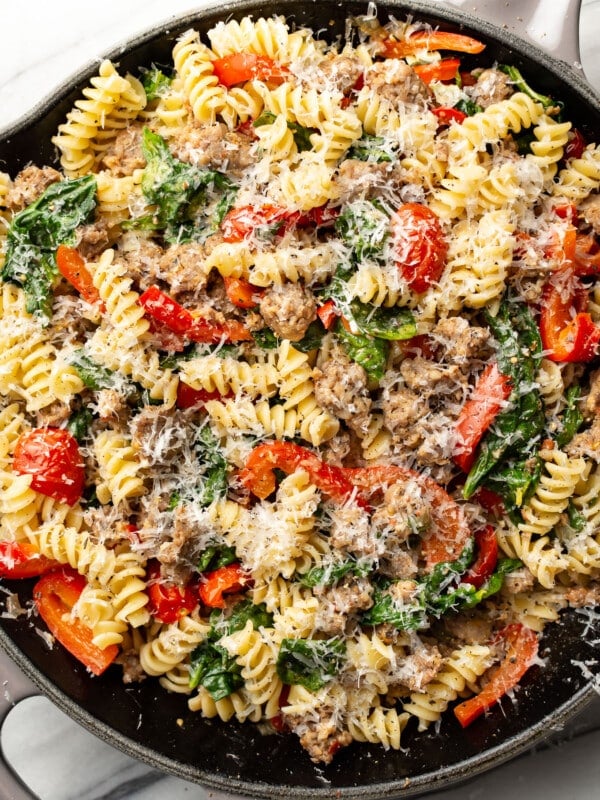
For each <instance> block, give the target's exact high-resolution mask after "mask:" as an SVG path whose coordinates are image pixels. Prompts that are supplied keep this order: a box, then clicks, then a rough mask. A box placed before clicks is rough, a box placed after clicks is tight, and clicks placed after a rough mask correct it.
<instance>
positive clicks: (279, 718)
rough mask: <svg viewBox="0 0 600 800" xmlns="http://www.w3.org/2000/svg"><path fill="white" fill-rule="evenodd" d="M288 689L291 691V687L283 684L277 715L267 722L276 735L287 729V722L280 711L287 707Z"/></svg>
mask: <svg viewBox="0 0 600 800" xmlns="http://www.w3.org/2000/svg"><path fill="white" fill-rule="evenodd" d="M290 689H291V686H289V685H288V684H287V683H284V684H283V686H282V687H281V692H280V693H279V702H278V705H279V713H278V714H276V715H275V716H274V717H270V718H269V722H270V723H271V725H272V726H273V727H274V728H275V730H276V731H277V733H284V731H287V729H288V726H287V720H286V718H285V717H284V715H283V714H282V713H281V709H282V708H283V707H284V706H287V704H288V699H289V696H290Z"/></svg>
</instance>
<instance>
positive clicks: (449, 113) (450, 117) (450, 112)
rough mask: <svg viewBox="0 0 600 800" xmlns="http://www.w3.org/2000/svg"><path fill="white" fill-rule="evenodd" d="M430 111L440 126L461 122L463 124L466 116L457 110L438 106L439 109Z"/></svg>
mask: <svg viewBox="0 0 600 800" xmlns="http://www.w3.org/2000/svg"><path fill="white" fill-rule="evenodd" d="M431 110H432V111H433V113H434V114H435V116H436V117H437V118H438V121H439V123H440V125H450V123H451V122H458V123H459V124H460V123H461V122H464V121H465V120H466V118H467V116H468V115H467V114H465V112H464V111H461V110H460V109H459V108H448V107H446V106H440V107H439V108H432V109H431Z"/></svg>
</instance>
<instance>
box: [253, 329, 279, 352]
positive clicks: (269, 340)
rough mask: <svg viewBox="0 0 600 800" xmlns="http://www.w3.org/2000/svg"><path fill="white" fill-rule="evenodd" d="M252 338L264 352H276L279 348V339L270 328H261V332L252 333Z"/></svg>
mask: <svg viewBox="0 0 600 800" xmlns="http://www.w3.org/2000/svg"><path fill="white" fill-rule="evenodd" d="M252 338H253V339H254V341H255V342H256V344H257V345H258V346H259V347H262V349H263V350H275V349H276V348H277V347H279V339H278V338H277V336H275V334H274V333H273V331H272V330H271V329H270V328H261V329H260V330H259V331H252Z"/></svg>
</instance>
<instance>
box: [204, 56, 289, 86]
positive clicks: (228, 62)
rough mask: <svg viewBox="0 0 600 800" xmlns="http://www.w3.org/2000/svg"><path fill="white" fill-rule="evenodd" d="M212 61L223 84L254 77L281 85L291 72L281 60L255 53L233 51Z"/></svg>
mask: <svg viewBox="0 0 600 800" xmlns="http://www.w3.org/2000/svg"><path fill="white" fill-rule="evenodd" d="M211 63H212V68H213V71H214V73H215V75H216V76H217V78H218V80H219V83H220V84H222V85H223V86H235V85H236V84H238V83H246V81H251V80H253V79H257V80H259V81H267V82H268V83H275V84H277V85H279V84H280V83H283V82H284V81H285V80H286V79H287V78H288V76H289V74H290V72H289V70H288V69H287V68H286V67H284V66H282V65H281V64H280V63H279V62H277V61H275V60H274V59H272V58H269V56H263V55H256V54H255V53H232V54H231V55H228V56H223V58H217V59H216V60H215V61H213V62H211Z"/></svg>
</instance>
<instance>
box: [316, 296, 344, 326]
mask: <svg viewBox="0 0 600 800" xmlns="http://www.w3.org/2000/svg"><path fill="white" fill-rule="evenodd" d="M338 316H339V311H338V310H337V308H336V306H335V302H334V301H333V300H331V299H329V300H327V301H326V302H325V303H323V305H321V306H319V307H318V308H317V317H318V318H319V319H320V320H321V322H322V324H323V327H324V328H325V330H326V331H329V330H331V328H333V326H334V325H335V321H336V319H337V318H338Z"/></svg>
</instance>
